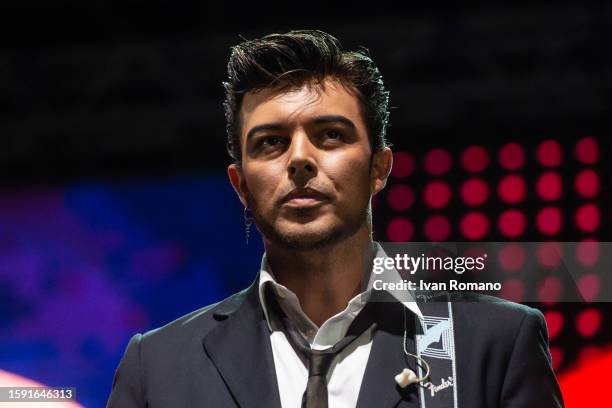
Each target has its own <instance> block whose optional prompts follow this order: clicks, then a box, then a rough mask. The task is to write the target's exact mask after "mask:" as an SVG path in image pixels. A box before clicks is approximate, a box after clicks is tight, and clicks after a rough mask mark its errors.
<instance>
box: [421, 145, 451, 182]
mask: <svg viewBox="0 0 612 408" xmlns="http://www.w3.org/2000/svg"><path fill="white" fill-rule="evenodd" d="M424 165H425V170H426V171H427V172H428V173H429V174H431V175H432V176H442V175H444V174H446V173H448V171H449V170H450V168H451V165H452V159H451V155H450V154H449V153H448V152H447V151H446V150H444V149H432V150H430V151H429V152H428V153H427V154H426V155H425V161H424Z"/></svg>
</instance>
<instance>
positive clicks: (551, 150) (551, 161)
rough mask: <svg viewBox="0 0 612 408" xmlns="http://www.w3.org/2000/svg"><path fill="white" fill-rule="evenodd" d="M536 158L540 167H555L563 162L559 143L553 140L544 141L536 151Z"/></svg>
mask: <svg viewBox="0 0 612 408" xmlns="http://www.w3.org/2000/svg"><path fill="white" fill-rule="evenodd" d="M536 158H537V159H538V162H540V164H541V165H542V166H545V167H556V166H558V165H560V164H561V161H562V160H563V151H562V150H561V145H560V144H559V142H557V141H556V140H553V139H549V140H545V141H543V142H542V143H540V145H539V146H538V148H537V150H536Z"/></svg>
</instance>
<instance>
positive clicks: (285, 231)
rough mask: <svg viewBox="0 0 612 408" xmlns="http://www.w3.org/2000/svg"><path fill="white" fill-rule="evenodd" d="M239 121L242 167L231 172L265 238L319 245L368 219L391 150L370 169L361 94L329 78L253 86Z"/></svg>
mask: <svg viewBox="0 0 612 408" xmlns="http://www.w3.org/2000/svg"><path fill="white" fill-rule="evenodd" d="M240 121H241V135H240V142H241V151H242V169H238V168H237V167H236V166H234V165H231V166H230V167H229V169H228V173H229V176H230V180H231V181H232V185H233V186H234V188H235V189H236V191H237V192H238V194H239V196H240V198H241V200H242V202H243V204H244V205H245V206H248V207H249V208H251V209H252V210H253V215H254V217H255V224H256V225H257V227H258V229H259V230H260V231H261V233H262V234H263V235H264V238H265V239H266V240H268V241H270V242H272V243H274V244H276V245H280V246H282V247H285V248H293V249H314V248H318V247H322V246H325V245H328V244H331V243H334V242H337V241H339V240H341V239H343V238H346V237H348V236H351V235H353V234H355V233H356V232H357V231H358V230H359V229H360V228H366V227H368V225H367V223H366V222H367V216H368V211H370V197H371V195H372V194H375V193H376V192H378V191H379V190H380V189H382V187H383V186H384V180H385V179H386V176H387V174H388V170H389V169H390V151H388V152H385V154H384V156H386V157H387V161H388V162H389V163H388V168H386V169H385V168H384V166H383V167H380V166H379V164H381V163H383V161H384V160H382V159H376V160H374V162H375V165H374V166H373V167H372V168H373V171H370V157H371V148H370V143H369V141H368V135H367V130H366V127H365V124H364V121H363V118H362V115H361V111H360V105H359V101H358V99H357V97H356V95H355V94H353V93H351V92H349V91H348V90H347V89H346V88H345V87H344V86H342V85H341V84H340V83H339V82H336V81H333V80H331V79H327V80H325V81H324V82H323V83H322V85H316V86H311V87H308V86H307V85H304V86H303V87H301V88H299V89H292V90H285V91H282V92H280V91H279V90H276V89H264V90H262V91H259V92H256V93H251V92H249V93H247V94H246V95H245V96H244V98H243V102H242V107H241V111H240ZM386 150H388V149H386ZM378 155H382V153H379V154H377V156H378ZM383 165H384V163H383ZM379 167H380V168H379ZM381 173H385V174H381ZM381 179H383V180H382V184H381Z"/></svg>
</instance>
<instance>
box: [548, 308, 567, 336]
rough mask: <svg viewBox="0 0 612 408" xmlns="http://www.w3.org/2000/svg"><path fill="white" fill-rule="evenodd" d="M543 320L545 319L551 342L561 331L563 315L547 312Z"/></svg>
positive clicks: (554, 311)
mask: <svg viewBox="0 0 612 408" xmlns="http://www.w3.org/2000/svg"><path fill="white" fill-rule="evenodd" d="M544 318H545V319H546V327H547V328H548V338H549V339H550V340H553V339H554V338H555V337H557V336H558V335H559V333H561V329H563V323H564V319H563V314H562V313H561V312H558V311H556V310H549V311H547V312H545V313H544Z"/></svg>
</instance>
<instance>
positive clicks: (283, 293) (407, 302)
mask: <svg viewBox="0 0 612 408" xmlns="http://www.w3.org/2000/svg"><path fill="white" fill-rule="evenodd" d="M374 250H375V252H374V257H378V258H381V257H382V258H387V254H386V253H385V251H384V250H383V248H382V246H381V245H380V244H379V243H378V242H374ZM387 277H388V278H389V279H391V281H393V282H401V281H402V278H401V276H400V274H399V272H397V270H396V269H392V270H389V271H388V275H387ZM375 278H376V275H375V274H373V273H372V272H371V271H370V281H369V282H368V286H367V288H366V290H365V291H363V292H361V293H360V294H358V295H356V296H355V297H354V298H352V299H351V300H350V301H349V303H348V306H347V309H348V311H349V312H355V311H359V310H361V308H362V307H363V306H364V305H365V303H366V302H367V300H368V299H369V297H370V294H371V291H372V285H373V282H374V279H375ZM266 285H272V286H273V287H274V289H275V293H276V294H277V295H278V296H279V297H280V298H281V300H282V301H283V303H284V304H285V305H286V306H288V307H289V308H290V309H293V310H294V311H296V312H300V313H301V314H303V311H302V309H301V306H300V303H299V300H298V298H297V296H296V295H295V293H293V291H292V290H291V289H289V288H287V287H286V286H284V285H281V284H280V283H278V282H277V281H276V278H275V277H274V275H273V273H272V271H271V269H270V265H269V263H268V260H267V257H266V254H265V252H264V254H263V256H262V258H261V266H260V269H259V300H260V302H261V306H262V308H263V311H264V315H265V317H266V321H267V323H268V328H269V329H270V331H272V325H271V322H270V317H269V314H268V307H267V305H266V302H265V296H264V291H265V287H266ZM387 292H388V293H389V294H390V295H391V296H393V298H395V299H396V300H397V301H398V302H400V303H401V304H403V305H404V306H405V307H406V308H407V309H408V310H409V311H411V312H412V313H414V314H415V315H417V316H418V317H419V318H420V319H421V320H422V319H423V314H422V313H421V310H420V309H419V307H418V305H417V302H416V301H415V300H414V296H413V295H412V293H411V292H409V291H400V290H397V291H387ZM304 316H306V315H305V314H304ZM306 318H307V317H306Z"/></svg>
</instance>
